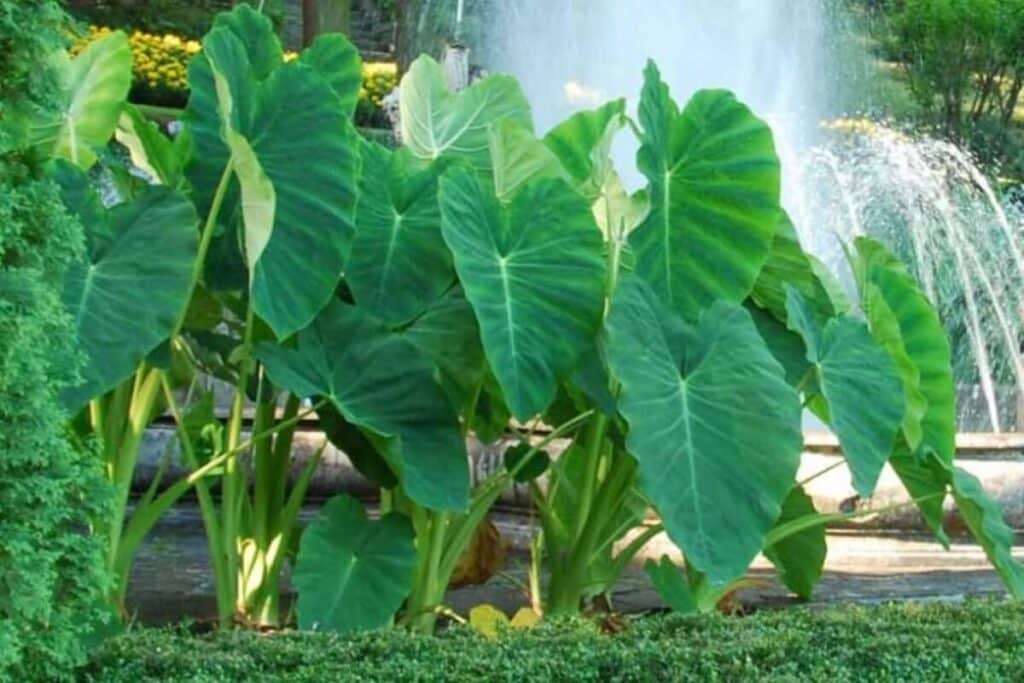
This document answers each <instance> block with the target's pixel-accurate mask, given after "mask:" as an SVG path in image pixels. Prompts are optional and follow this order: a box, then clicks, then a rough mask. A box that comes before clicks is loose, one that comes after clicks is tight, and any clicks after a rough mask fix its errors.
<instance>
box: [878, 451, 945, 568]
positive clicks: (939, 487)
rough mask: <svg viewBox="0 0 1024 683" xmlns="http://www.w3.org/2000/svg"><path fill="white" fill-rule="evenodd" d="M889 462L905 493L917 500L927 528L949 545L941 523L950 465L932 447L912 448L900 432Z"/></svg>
mask: <svg viewBox="0 0 1024 683" xmlns="http://www.w3.org/2000/svg"><path fill="white" fill-rule="evenodd" d="M889 464H890V465H891V466H892V469H893V471H895V472H896V474H897V475H898V476H899V478H900V481H902V482H903V486H904V487H906V489H907V493H909V494H910V497H911V498H913V499H914V500H915V501H916V504H917V509H918V511H919V512H920V513H921V517H922V518H923V519H924V521H925V523H926V524H927V525H928V528H929V529H931V531H932V533H933V534H935V537H936V538H937V539H938V540H939V542H940V543H942V545H944V546H945V547H947V548H948V547H949V534H947V533H946V530H945V527H944V526H943V517H944V506H945V505H944V504H945V501H946V496H947V492H948V490H949V484H950V481H951V478H952V476H953V475H952V472H951V470H950V467H949V466H948V465H946V464H944V463H943V462H942V461H941V459H940V458H939V455H938V454H937V453H936V452H935V451H933V450H927V449H923V448H918V449H917V450H916V451H911V450H910V447H909V446H908V445H907V442H906V439H905V438H904V437H903V436H902V435H900V436H899V437H898V438H897V439H896V446H895V448H893V451H892V455H890V456H889Z"/></svg>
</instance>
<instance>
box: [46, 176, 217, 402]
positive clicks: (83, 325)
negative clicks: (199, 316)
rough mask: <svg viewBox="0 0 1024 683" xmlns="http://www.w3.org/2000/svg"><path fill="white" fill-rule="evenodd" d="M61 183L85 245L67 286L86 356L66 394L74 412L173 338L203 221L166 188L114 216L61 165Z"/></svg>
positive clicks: (154, 189) (151, 191)
mask: <svg viewBox="0 0 1024 683" xmlns="http://www.w3.org/2000/svg"><path fill="white" fill-rule="evenodd" d="M56 178H57V181H58V182H59V183H60V185H61V187H62V196H63V199H64V202H65V204H66V205H67V207H68V209H69V210H70V211H71V213H73V214H75V215H76V216H77V217H78V218H79V220H80V221H81V223H82V225H83V227H84V228H85V235H86V244H87V250H86V254H85V255H84V256H83V259H82V260H81V261H80V262H78V263H75V264H74V265H72V267H71V268H70V269H69V270H68V273H67V276H66V279H65V282H64V305H65V307H66V309H67V311H68V314H69V315H70V316H71V319H72V320H73V321H74V325H75V333H76V335H77V337H78V340H79V344H80V346H81V348H82V351H83V352H84V355H85V367H84V368H82V370H81V377H82V382H81V383H80V384H78V385H76V386H74V387H69V388H68V389H66V390H65V391H64V392H63V394H62V400H63V402H64V404H65V405H66V406H67V407H68V408H69V409H71V412H74V410H77V409H78V408H80V407H81V406H82V405H83V404H85V403H86V402H88V401H89V400H91V399H93V398H95V397H97V396H99V395H101V394H103V393H105V392H106V391H108V390H110V389H112V388H113V387H115V386H117V385H118V384H120V383H121V382H122V381H124V380H125V379H127V378H128V377H129V376H130V375H131V374H132V373H133V372H134V371H135V369H136V366H137V365H138V364H139V362H140V361H141V360H142V359H143V358H145V357H146V356H147V354H149V352H150V351H152V350H153V349H155V348H156V347H157V346H159V345H160V344H161V343H162V342H163V341H165V340H166V339H167V338H168V337H169V336H170V334H171V333H172V332H173V330H174V327H175V325H176V324H177V322H178V319H179V318H180V316H181V315H182V313H183V312H184V310H185V307H186V306H187V304H188V296H189V292H190V290H191V284H192V274H193V268H194V262H195V259H196V251H197V248H198V246H197V242H198V229H197V226H198V220H199V219H198V217H197V216H196V212H195V209H194V208H193V206H192V204H191V203H190V202H189V201H188V200H187V199H186V198H185V197H184V196H183V195H181V194H179V193H178V192H175V191H173V190H169V189H167V188H164V187H151V188H148V189H147V190H146V191H145V192H144V193H143V194H142V195H141V196H140V197H139V198H138V199H136V200H135V201H133V202H130V203H128V204H121V205H119V206H116V207H114V208H113V209H111V210H110V211H109V212H108V211H107V210H106V209H104V208H103V206H102V203H101V202H100V200H99V197H98V196H97V195H96V193H95V191H94V190H93V189H92V187H91V186H90V185H89V181H88V179H87V178H86V177H85V176H84V174H82V173H81V172H80V171H77V170H76V169H75V168H74V167H73V166H71V165H70V164H67V163H60V164H58V166H57V171H56Z"/></svg>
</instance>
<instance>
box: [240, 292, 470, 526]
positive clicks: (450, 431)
mask: <svg viewBox="0 0 1024 683" xmlns="http://www.w3.org/2000/svg"><path fill="white" fill-rule="evenodd" d="M256 357H257V358H258V359H259V360H260V361H261V362H262V363H263V364H264V366H265V367H266V370H267V374H268V375H269V376H270V378H271V380H272V381H274V382H275V383H276V384H278V385H280V386H282V387H285V388H286V389H288V390H289V391H292V392H293V393H295V394H298V395H299V396H302V397H312V396H324V397H327V398H329V399H330V400H331V402H332V403H333V404H334V406H335V407H336V408H337V409H338V411H339V412H340V413H341V414H342V415H343V416H344V418H345V420H347V421H348V422H350V423H351V424H353V425H356V426H358V427H360V428H362V429H365V430H369V431H371V432H373V433H374V434H377V435H380V436H381V437H384V438H390V439H391V440H392V441H391V443H390V448H388V449H386V450H387V452H384V453H381V455H383V456H384V457H385V459H386V460H387V462H388V465H389V466H390V468H391V469H392V470H393V471H394V472H395V474H396V475H397V476H398V478H399V480H400V481H401V482H402V486H403V487H404V489H405V491H406V493H407V494H408V495H409V497H410V498H412V499H413V500H414V501H416V502H417V503H420V504H421V505H424V506H426V507H430V508H433V509H436V510H461V509H463V508H465V506H466V504H467V501H468V497H469V468H468V461H467V456H466V444H465V442H464V441H463V439H462V435H461V433H460V431H459V425H458V420H457V418H456V415H455V412H454V411H453V410H452V407H451V404H450V403H449V402H448V398H447V396H446V395H445V393H444V391H443V390H442V389H441V387H440V386H439V385H438V384H437V382H435V381H434V377H433V372H432V368H431V367H430V365H429V363H428V362H427V361H426V360H425V359H424V358H423V357H422V356H421V355H420V353H419V352H418V351H417V350H416V347H414V346H413V345H412V344H411V343H410V342H409V341H407V340H406V339H403V338H402V337H400V336H399V335H397V334H395V333H393V332H391V331H389V330H388V329H387V328H386V327H384V326H383V325H382V324H380V323H379V321H376V320H374V319H372V318H370V317H369V316H368V315H367V314H366V313H365V312H363V311H361V310H360V309H358V308H356V307H353V306H349V305H347V304H344V303H341V302H340V301H337V300H335V301H333V302H332V303H331V304H329V305H328V306H327V308H325V309H324V311H323V312H322V313H321V314H320V315H319V316H318V317H317V319H316V320H315V321H314V322H313V324H312V325H310V326H309V327H308V328H306V329H304V330H302V331H301V332H299V334H298V336H297V346H296V348H295V349H291V348H286V347H283V346H280V345H277V344H269V343H267V344H261V345H259V346H258V347H257V349H256Z"/></svg>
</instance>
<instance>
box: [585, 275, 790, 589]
mask: <svg viewBox="0 0 1024 683" xmlns="http://www.w3.org/2000/svg"><path fill="white" fill-rule="evenodd" d="M605 327H606V334H607V355H608V362H609V365H610V367H611V371H612V374H613V375H614V377H615V378H616V379H617V380H618V381H619V383H620V384H621V387H622V389H621V394H620V399H619V410H620V412H621V413H622V415H623V417H625V419H626V421H627V422H628V423H629V435H628V437H627V440H626V446H627V448H628V450H629V452H630V453H631V454H632V455H633V456H634V457H635V458H636V459H637V461H638V463H639V473H640V488H641V489H642V490H643V492H644V493H645V494H646V495H647V496H648V497H649V499H650V500H651V502H652V503H653V504H654V505H655V507H656V508H657V510H658V512H659V513H660V515H661V518H662V521H663V523H664V525H665V529H666V531H667V532H668V534H669V536H670V537H671V538H672V540H673V541H674V542H675V543H677V544H678V545H679V546H680V548H682V550H683V552H684V554H685V555H686V559H687V562H688V563H689V564H690V565H691V566H693V567H694V568H696V569H698V570H700V571H701V572H703V573H705V574H707V576H708V579H709V580H710V581H711V583H712V584H714V585H724V584H726V583H728V582H729V581H732V580H733V579H735V578H737V577H739V576H741V575H742V574H743V572H745V571H746V569H747V567H748V566H749V564H750V562H751V561H752V560H753V559H754V557H755V556H756V555H757V553H758V552H760V550H761V548H762V547H763V545H764V540H765V536H766V534H767V532H768V530H769V529H771V527H772V525H774V524H775V521H776V520H777V519H778V518H779V515H780V513H781V511H782V504H783V501H784V500H785V499H786V496H787V495H788V493H789V491H790V488H791V487H792V485H793V479H794V477H795V475H796V471H797V466H798V464H799V460H800V450H801V446H802V443H803V440H802V436H801V432H800V413H801V406H800V399H799V397H798V395H797V393H796V391H795V390H794V389H793V387H791V386H790V385H789V384H787V383H786V379H785V373H784V371H783V369H782V367H781V366H780V365H779V363H778V362H777V361H776V360H775V359H774V358H773V357H772V355H771V353H769V351H768V349H767V348H766V347H765V345H764V342H763V341H762V339H761V336H760V334H759V333H758V330H757V328H756V327H755V326H754V323H753V321H752V320H751V318H750V315H749V314H748V313H747V312H746V310H744V309H743V308H742V307H740V306H737V305H734V304H730V303H727V302H718V303H716V304H714V305H713V306H712V307H711V308H709V309H708V310H707V311H706V312H705V313H704V314H703V315H702V316H701V317H700V319H699V322H698V323H697V324H696V326H694V327H690V326H686V325H682V324H680V322H679V321H678V320H674V316H673V315H672V314H671V313H668V312H667V311H665V310H664V307H663V305H662V304H661V303H660V301H659V299H658V298H657V296H656V295H655V294H654V293H653V292H652V291H651V289H650V287H649V286H648V285H646V283H644V282H643V281H642V280H641V279H640V278H638V277H636V276H634V275H631V276H627V277H625V278H624V279H623V280H622V281H621V282H620V284H619V288H618V291H617V292H616V293H615V295H614V297H613V298H612V302H611V310H610V313H609V315H608V319H607V321H606V323H605Z"/></svg>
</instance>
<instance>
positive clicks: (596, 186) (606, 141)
mask: <svg viewBox="0 0 1024 683" xmlns="http://www.w3.org/2000/svg"><path fill="white" fill-rule="evenodd" d="M625 125H626V101H625V100H614V101H612V102H609V103H608V104H605V105H604V106H603V107H600V108H599V109H594V110H591V111H582V112H578V113H576V114H573V115H572V116H570V117H569V118H568V119H566V120H565V121H563V122H562V123H560V124H558V125H557V126H555V127H554V128H553V129H552V130H551V131H550V132H549V133H548V134H547V135H545V136H544V144H545V145H547V146H548V147H549V148H550V149H551V150H552V151H553V152H554V153H555V155H556V156H557V157H558V159H559V160H560V161H561V163H562V166H563V167H564V168H565V170H566V171H567V172H568V174H569V176H570V177H571V178H572V179H573V182H574V184H575V185H576V187H577V189H578V190H579V191H580V192H582V193H583V195H584V196H585V197H587V198H588V199H590V200H592V201H593V200H596V199H597V198H598V197H599V196H601V194H602V188H603V187H604V185H605V183H606V182H608V179H609V178H610V177H611V175H612V173H613V172H614V171H613V168H612V162H611V148H612V143H613V142H614V140H615V136H616V134H618V132H619V131H620V130H622V128H623V127H625Z"/></svg>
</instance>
